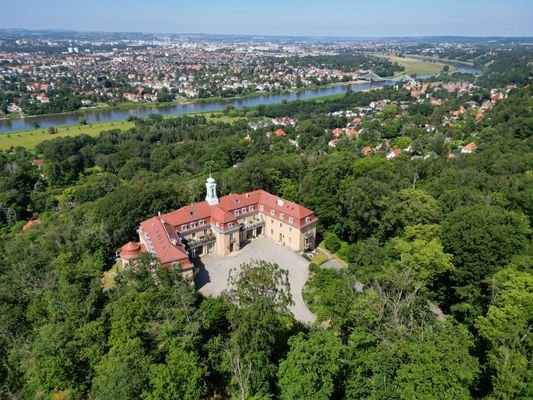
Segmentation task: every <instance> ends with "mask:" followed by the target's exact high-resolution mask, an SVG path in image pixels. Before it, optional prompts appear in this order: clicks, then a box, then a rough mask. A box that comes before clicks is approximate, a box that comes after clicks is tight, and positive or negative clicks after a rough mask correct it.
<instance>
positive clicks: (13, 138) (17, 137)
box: [0, 89, 370, 150]
mask: <svg viewBox="0 0 533 400" xmlns="http://www.w3.org/2000/svg"><path fill="white" fill-rule="evenodd" d="M367 90H370V89H367ZM344 95H345V92H342V93H336V94H331V95H326V96H319V97H314V98H312V99H307V100H314V101H326V100H330V99H334V98H339V97H342V96H344ZM180 115H181V116H183V115H187V116H193V115H204V116H205V117H206V118H207V120H208V121H213V122H222V123H229V124H231V123H235V122H236V121H238V120H240V119H242V118H244V117H241V116H238V117H232V116H228V115H225V114H224V113H223V112H221V111H204V112H191V113H188V114H180ZM177 116H178V115H166V116H165V118H172V117H177ZM134 126H135V123H134V122H133V121H128V120H125V119H124V120H120V121H108V122H100V123H92V124H88V125H69V126H62V127H58V128H55V133H53V134H51V133H49V132H48V129H43V128H38V129H31V130H23V131H17V132H11V133H6V134H0V150H7V149H10V148H14V147H25V148H26V149H28V150H35V147H36V146H37V145H38V144H39V143H42V142H44V141H46V140H52V139H55V138H60V137H68V136H79V135H84V134H85V135H89V136H93V137H96V136H98V135H99V134H100V133H101V132H102V131H107V130H112V129H120V131H121V132H125V131H127V130H128V129H130V128H133V127H134Z"/></svg>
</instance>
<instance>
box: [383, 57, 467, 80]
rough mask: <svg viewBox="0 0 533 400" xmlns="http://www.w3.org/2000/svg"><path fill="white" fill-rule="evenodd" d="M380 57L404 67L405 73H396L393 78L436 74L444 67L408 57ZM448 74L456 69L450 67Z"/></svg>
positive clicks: (436, 63)
mask: <svg viewBox="0 0 533 400" xmlns="http://www.w3.org/2000/svg"><path fill="white" fill-rule="evenodd" d="M379 56H380V57H387V58H388V59H389V60H390V61H391V62H395V63H398V64H400V65H401V66H403V67H405V71H401V72H396V73H395V74H394V76H401V75H412V74H417V75H431V74H436V73H439V72H441V71H442V67H444V65H446V64H444V63H441V62H433V61H427V60H420V59H416V58H409V57H397V56H390V55H384V54H381V55H379ZM449 67H450V72H453V71H455V70H456V69H457V68H455V67H454V66H453V65H450V66H449Z"/></svg>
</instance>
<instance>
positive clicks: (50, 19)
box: [0, 0, 533, 38]
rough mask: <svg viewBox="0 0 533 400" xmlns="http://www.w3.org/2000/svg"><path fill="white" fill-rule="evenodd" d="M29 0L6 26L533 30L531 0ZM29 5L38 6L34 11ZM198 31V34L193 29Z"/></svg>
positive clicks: (315, 33)
mask: <svg viewBox="0 0 533 400" xmlns="http://www.w3.org/2000/svg"><path fill="white" fill-rule="evenodd" d="M144 3H145V2H143V1H141V0H132V1H129V2H127V1H126V0H118V1H115V2H113V3H111V4H109V2H104V1H103V0H95V1H93V2H91V3H85V2H83V3H82V2H81V1H75V0H74V1H68V0H57V1H55V2H54V3H53V4H51V2H47V1H38V0H28V1H26V2H24V4H22V3H12V2H11V3H9V4H6V5H5V6H4V10H3V11H4V12H3V13H2V14H1V15H0V26H2V27H6V28H4V29H8V30H9V29H11V30H16V29H20V30H25V29H27V30H37V31H39V30H65V31H76V32H95V33H96V32H109V33H152V34H183V35H187V34H189V35H193V34H205V35H232V36H288V37H294V36H300V37H349V38H358V37H359V38H395V37H398V38H405V37H441V36H458V37H531V36H533V4H532V3H531V2H528V1H526V0H510V1H507V2H505V3H504V2H501V1H498V0H488V1H482V0H468V1H466V2H465V1H463V2H461V1H459V0H450V1H447V2H443V1H441V2H431V3H430V4H427V3H422V4H419V3H420V2H418V1H417V0H405V1H404V2H402V3H401V4H397V2H394V1H393V0H376V1H374V2H373V3H371V4H369V3H366V2H358V3H354V2H350V1H348V0H332V1H330V2H328V3H327V4H324V3H322V2H319V1H318V0H309V1H307V2H303V1H301V0H293V1H285V2H283V1H281V0H271V1H270V2H269V4H268V6H264V5H261V4H250V3H248V2H245V1H244V0H227V1H224V2H220V1H219V2H216V1H215V0H204V1H203V2H201V3H202V4H198V3H191V4H188V3H184V2H181V1H178V2H172V1H170V0H153V1H152V2H150V4H149V5H146V4H144ZM27 10H32V12H30V13H29V12H28V11H27ZM194 32H199V33H194Z"/></svg>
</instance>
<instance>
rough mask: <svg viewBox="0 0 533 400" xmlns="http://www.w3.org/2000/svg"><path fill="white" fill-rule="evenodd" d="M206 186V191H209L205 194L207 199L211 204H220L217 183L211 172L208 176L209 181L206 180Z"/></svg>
mask: <svg viewBox="0 0 533 400" xmlns="http://www.w3.org/2000/svg"><path fill="white" fill-rule="evenodd" d="M205 188H206V191H207V194H206V196H205V201H207V203H208V204H209V205H210V206H213V205H215V204H218V197H217V183H216V181H215V180H214V179H213V178H212V177H211V174H209V178H207V181H206V182H205Z"/></svg>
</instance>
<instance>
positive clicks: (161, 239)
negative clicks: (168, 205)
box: [141, 217, 191, 267]
mask: <svg viewBox="0 0 533 400" xmlns="http://www.w3.org/2000/svg"><path fill="white" fill-rule="evenodd" d="M141 230H142V232H143V234H144V235H145V238H146V239H147V240H148V250H150V252H152V250H153V252H154V253H155V256H156V257H157V258H158V259H159V261H160V262H161V264H163V265H165V264H171V263H174V262H179V263H181V265H182V267H189V266H190V265H191V262H190V261H189V255H188V254H187V251H186V250H185V248H184V247H183V244H182V243H181V240H180V238H179V236H178V235H177V233H176V230H175V229H174V228H173V227H172V226H171V225H170V224H168V223H167V222H165V221H164V219H159V218H158V217H152V218H150V219H149V220H146V221H144V222H142V223H141Z"/></svg>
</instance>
